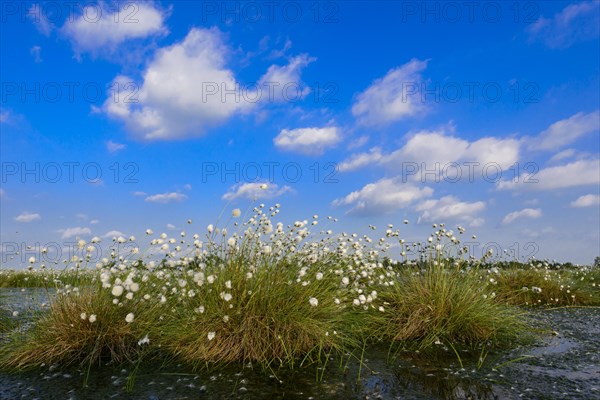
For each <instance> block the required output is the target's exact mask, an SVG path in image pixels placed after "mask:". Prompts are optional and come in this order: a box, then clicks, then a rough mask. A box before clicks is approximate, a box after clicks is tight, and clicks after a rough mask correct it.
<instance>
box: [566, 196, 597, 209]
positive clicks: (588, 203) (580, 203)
mask: <svg viewBox="0 0 600 400" xmlns="http://www.w3.org/2000/svg"><path fill="white" fill-rule="evenodd" d="M599 205H600V196H599V195H597V194H586V195H584V196H581V197H579V198H577V200H575V201H572V202H571V207H577V208H578V207H594V206H599Z"/></svg>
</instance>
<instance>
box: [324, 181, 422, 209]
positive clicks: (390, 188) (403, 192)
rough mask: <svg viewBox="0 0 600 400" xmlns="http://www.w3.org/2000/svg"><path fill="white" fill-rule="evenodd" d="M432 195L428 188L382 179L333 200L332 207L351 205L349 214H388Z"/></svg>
mask: <svg viewBox="0 0 600 400" xmlns="http://www.w3.org/2000/svg"><path fill="white" fill-rule="evenodd" d="M432 194H433V189H431V188H429V187H424V188H419V187H417V186H414V185H411V184H407V183H404V182H402V181H401V180H400V179H398V178H384V179H380V180H378V181H377V182H373V183H369V184H367V185H365V186H364V187H362V188H361V189H360V190H357V191H354V192H352V193H350V194H348V195H346V196H345V197H343V198H339V199H336V200H334V201H333V203H332V205H333V206H336V207H339V206H348V205H351V206H352V208H351V209H350V211H349V212H348V213H350V214H360V215H376V214H389V213H392V212H394V211H396V210H399V209H402V208H404V207H407V206H409V205H411V204H413V203H414V202H415V201H417V200H419V199H422V198H424V197H429V196H431V195H432Z"/></svg>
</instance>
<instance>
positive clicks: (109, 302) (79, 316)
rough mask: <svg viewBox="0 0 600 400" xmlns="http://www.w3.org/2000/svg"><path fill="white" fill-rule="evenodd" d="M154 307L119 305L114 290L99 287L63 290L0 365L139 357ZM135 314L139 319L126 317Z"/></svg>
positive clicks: (4, 352) (0, 355) (0, 357)
mask: <svg viewBox="0 0 600 400" xmlns="http://www.w3.org/2000/svg"><path fill="white" fill-rule="evenodd" d="M151 310H152V309H151V308H144V307H133V306H132V305H129V306H123V307H120V306H116V305H114V304H113V297H112V296H111V294H110V292H107V291H106V290H101V289H100V288H99V287H98V286H96V287H93V288H92V287H88V288H85V289H83V290H81V291H70V292H69V293H67V292H61V293H59V294H57V295H56V296H55V297H54V298H53V300H52V302H51V303H50V305H49V309H48V310H46V311H44V312H41V313H40V314H39V317H38V319H37V321H36V323H35V325H34V326H33V327H32V328H31V329H29V330H28V331H27V332H25V333H21V332H15V333H14V334H13V335H12V337H11V339H12V340H11V345H10V346H4V347H3V348H2V349H1V350H0V367H1V368H5V369H11V370H22V369H28V368H32V367H35V366H39V365H41V364H43V363H45V364H47V365H51V364H55V363H56V364H60V365H63V366H68V365H78V366H89V365H91V364H93V363H98V362H99V361H100V360H101V359H102V358H104V357H106V358H108V359H110V360H112V361H115V362H123V361H133V360H137V359H138V358H139V357H140V355H141V351H142V350H144V348H143V347H141V346H139V345H138V341H139V339H140V338H141V337H142V336H143V334H144V332H146V331H147V329H148V327H149V325H150V321H152V317H151V316H150V315H149V311H150V312H151ZM130 312H134V313H135V318H134V322H132V323H128V322H127V321H126V316H127V314H128V313H130Z"/></svg>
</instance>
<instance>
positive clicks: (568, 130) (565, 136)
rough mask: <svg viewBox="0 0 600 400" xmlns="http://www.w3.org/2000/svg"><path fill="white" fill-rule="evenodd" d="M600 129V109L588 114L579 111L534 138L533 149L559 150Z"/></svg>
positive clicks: (530, 146)
mask: <svg viewBox="0 0 600 400" xmlns="http://www.w3.org/2000/svg"><path fill="white" fill-rule="evenodd" d="M599 131H600V111H594V112H591V113H588V114H584V113H582V112H579V113H577V114H575V115H572V116H571V117H569V118H566V119H563V120H560V121H557V122H555V123H553V124H552V125H550V126H549V127H548V128H547V129H546V130H544V131H543V132H540V134H539V135H538V136H537V137H536V138H534V139H533V140H532V142H531V143H530V145H529V148H530V149H531V150H558V149H561V148H562V147H564V146H566V145H568V144H570V143H572V142H574V141H575V140H577V139H579V138H580V137H582V136H584V135H587V134H590V133H593V132H595V133H596V134H598V132H599Z"/></svg>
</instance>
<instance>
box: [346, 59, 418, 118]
mask: <svg viewBox="0 0 600 400" xmlns="http://www.w3.org/2000/svg"><path fill="white" fill-rule="evenodd" d="M426 67H427V61H419V60H416V59H413V60H411V61H410V62H408V63H406V64H404V65H402V66H400V67H397V68H394V69H392V70H390V71H388V73H387V74H386V75H385V76H384V77H383V78H379V79H377V80H375V81H374V82H373V84H371V86H369V87H368V88H367V89H366V90H365V91H363V92H361V93H359V94H358V95H357V96H356V99H355V102H354V104H353V105H352V114H353V115H354V117H355V118H356V119H357V120H358V122H359V123H360V124H363V125H369V126H378V125H387V124H389V123H392V122H395V121H399V120H401V119H404V118H408V117H412V116H415V115H418V114H422V113H424V112H426V110H427V108H426V106H425V103H424V102H423V101H422V98H421V87H422V86H421V85H422V84H423V82H424V80H423V78H422V77H421V72H422V71H423V70H424V69H425V68H426Z"/></svg>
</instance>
